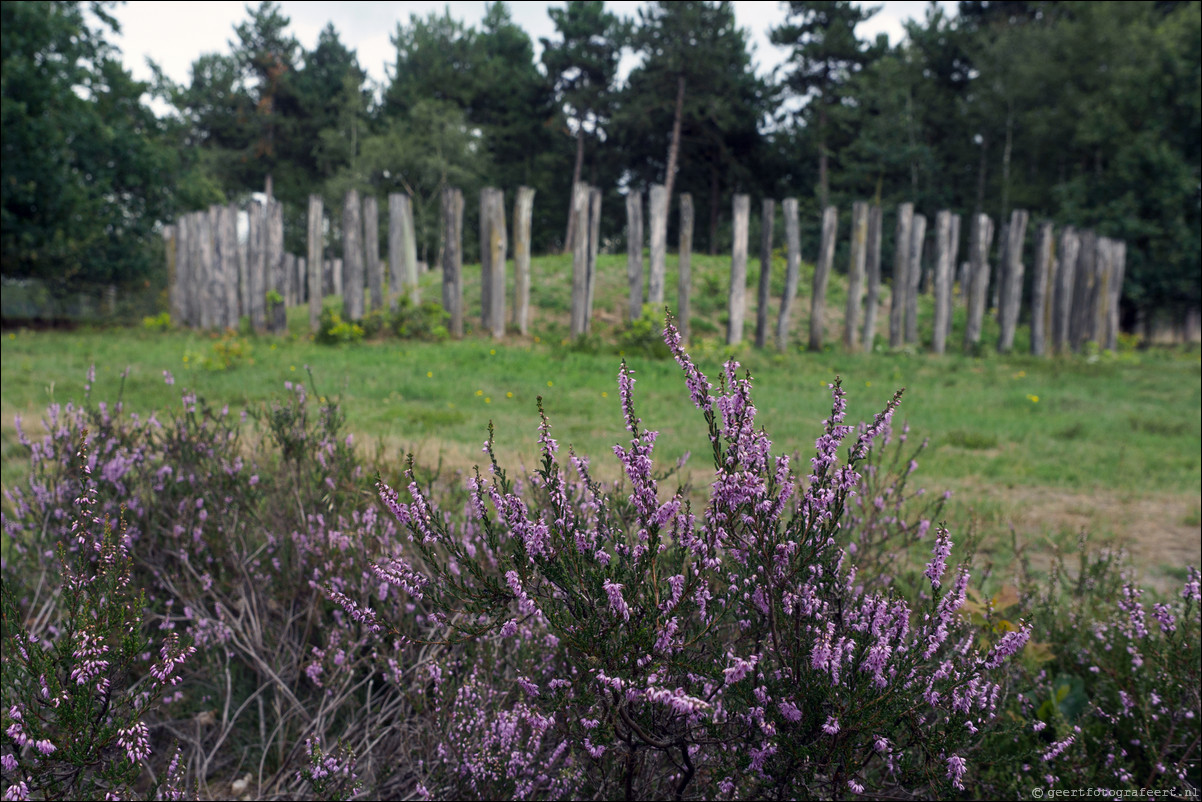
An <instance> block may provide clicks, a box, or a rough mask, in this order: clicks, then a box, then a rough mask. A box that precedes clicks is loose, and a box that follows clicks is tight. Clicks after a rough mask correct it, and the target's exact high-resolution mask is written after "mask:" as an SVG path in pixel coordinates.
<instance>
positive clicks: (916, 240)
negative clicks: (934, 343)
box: [906, 214, 927, 343]
mask: <svg viewBox="0 0 1202 802" xmlns="http://www.w3.org/2000/svg"><path fill="white" fill-rule="evenodd" d="M913 225H914V227H913V229H912V230H911V236H912V239H911V240H910V268H909V270H908V271H907V272H906V278H907V279H908V280H909V282H908V284H907V285H906V342H907V343H917V342H918V284H919V281H920V280H921V279H922V252H923V246H924V245H925V244H926V238H927V218H926V215H921V214H916V215H914V221H913Z"/></svg>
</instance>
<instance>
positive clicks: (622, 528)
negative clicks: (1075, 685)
mask: <svg viewBox="0 0 1202 802" xmlns="http://www.w3.org/2000/svg"><path fill="white" fill-rule="evenodd" d="M665 341H666V343H667V345H668V347H669V349H670V350H671V353H672V354H673V355H674V356H675V357H676V359H677V361H678V362H679V363H680V365H681V367H682V369H683V370H684V372H685V380H686V384H687V385H688V387H689V389H690V391H691V394H692V398H693V402H694V404H695V405H696V406H697V408H698V409H699V410H700V411H701V413H702V416H703V418H704V419H705V423H706V425H707V427H708V430H709V439H710V442H711V444H712V447H713V458H714V466H715V475H714V481H713V485H712V487H711V492H710V496H709V499H708V501H707V503H706V505H705V508H704V510H703V511H702V512H701V514H700V515H698V514H695V513H694V512H693V510H692V507H691V504H690V503H689V501H688V500H687V499H686V498H685V497H684V494H683V491H682V490H677V492H676V493H675V494H674V495H672V496H671V497H670V498H669V499H668V500H667V501H661V494H660V488H659V486H658V482H657V479H656V476H655V474H654V472H653V463H652V451H653V448H654V443H655V440H656V433H655V432H652V431H646V430H644V429H643V428H642V426H641V421H640V420H639V418H638V417H637V416H636V414H635V409H634V402H633V398H632V391H633V385H634V377H633V375H632V373H631V371H630V370H629V369H628V368H627V366H626V365H625V364H624V363H623V366H622V369H621V371H620V373H619V390H620V396H621V399H622V407H623V410H624V412H625V416H626V422H627V428H628V430H629V431H630V435H631V440H630V445H629V447H627V448H624V447H621V446H615V449H614V450H615V453H616V454H617V456H618V458H619V460H620V461H621V463H622V466H623V469H624V473H625V478H626V481H627V482H628V484H629V492H628V493H627V492H622V493H618V492H613V491H609V492H607V491H605V490H603V489H602V488H601V487H600V486H599V485H598V483H597V482H596V481H594V480H593V478H592V477H591V474H590V472H589V467H588V461H587V460H586V459H584V458H582V457H578V456H576V455H575V454H571V455H570V458H569V462H570V465H571V468H570V473H569V470H568V469H567V468H566V467H565V466H561V464H560V462H559V456H558V446H557V444H556V442H555V440H554V439H553V438H552V437H551V428H550V424H549V422H548V421H547V419H546V417H545V416H544V417H543V420H542V425H541V427H540V436H539V441H540V446H541V450H542V464H541V467H540V468H539V470H538V471H537V472H536V474H535V475H534V476H532V477H530V478H529V481H528V482H523V483H522V485H521V488H520V489H519V487H518V486H517V485H515V484H514V483H512V482H511V481H510V480H509V479H508V478H507V476H506V473H505V471H504V470H503V469H502V468H501V467H500V466H499V465H498V464H497V462H496V460H495V457H494V456H493V454H492V447H491V438H490V440H489V443H488V444H487V445H486V450H487V452H488V455H489V459H490V465H489V472H488V476H487V478H485V477H484V476H481V475H480V473H479V472H477V473H476V474H475V475H474V476H473V477H472V478H471V479H470V480H469V483H468V484H469V494H470V500H469V510H470V514H469V517H468V518H467V519H466V520H465V521H463V522H462V523H460V524H455V523H452V521H451V519H450V518H449V517H448V516H446V515H445V514H443V513H442V512H440V511H439V510H438V508H437V507H436V505H435V502H434V500H433V499H432V498H430V497H429V496H428V495H427V494H426V493H424V492H423V491H422V490H421V488H419V486H418V485H417V483H416V481H415V478H414V477H413V475H412V473H410V475H409V477H408V478H409V483H408V487H407V488H406V491H405V492H406V497H407V498H408V500H405V499H403V498H402V496H401V494H400V493H398V492H397V491H394V490H392V489H391V488H389V487H388V486H387V485H384V484H383V483H381V485H380V495H381V498H382V499H383V500H384V503H385V504H386V506H387V507H388V508H389V510H390V511H391V512H392V514H393V516H394V517H395V518H396V520H397V521H398V523H399V524H400V525H401V526H402V527H403V528H404V529H406V530H407V531H408V533H409V538H410V539H411V541H412V544H413V552H414V553H413V554H412V556H405V557H393V558H391V559H388V560H383V561H379V562H377V563H376V564H375V565H374V566H373V569H372V570H373V571H374V573H375V574H376V576H378V577H379V578H380V579H381V580H382V581H384V582H386V583H387V584H388V585H390V586H391V587H393V588H396V589H398V590H401V591H403V592H404V593H406V594H408V595H409V596H410V597H411V598H412V599H413V600H414V603H415V605H418V607H417V609H418V610H419V611H420V612H421V614H422V615H424V617H425V619H426V621H427V626H428V627H430V629H429V634H428V635H426V637H425V638H424V639H423V640H425V641H427V642H463V641H467V642H473V643H476V644H479V645H480V648H479V650H478V651H477V654H476V657H475V660H474V661H468V662H464V663H461V664H459V666H458V667H457V669H456V671H455V672H454V673H453V674H452V673H450V672H447V671H445V670H443V668H442V667H439V668H438V669H435V668H434V667H432V668H431V680H432V686H433V687H432V688H430V689H429V691H428V698H430V700H431V701H430V704H431V705H432V706H433V707H435V708H436V709H438V710H441V711H443V712H444V715H445V717H446V719H445V720H446V722H447V723H446V725H445V729H444V730H443V732H442V733H441V734H442V746H441V747H440V749H439V753H438V754H439V757H440V761H441V766H440V767H439V768H438V770H437V771H436V772H435V773H434V775H433V780H434V781H435V782H436V783H438V786H437V789H436V790H435V791H434V793H436V794H437V795H439V796H442V795H448V796H456V795H458V796H470V797H474V798H498V797H504V798H507V797H528V796H532V795H536V796H551V797H557V796H564V795H572V796H593V795H596V796H618V795H624V796H625V797H626V798H652V797H656V798H658V797H664V796H669V795H672V796H675V797H676V798H682V797H683V796H684V795H685V794H688V795H689V796H702V797H716V796H721V797H725V798H731V797H753V798H754V797H762V796H778V797H783V796H815V795H817V796H824V797H825V796H837V795H842V794H845V793H847V792H848V791H851V792H854V793H860V792H862V791H864V789H866V788H872V789H874V791H877V792H888V793H897V792H899V791H902V790H905V791H907V792H910V793H921V794H930V795H944V794H947V793H950V792H952V791H953V790H954V789H959V788H963V787H964V783H965V782H966V778H967V776H969V772H970V771H973V770H974V767H973V766H972V765H970V763H969V761H968V759H967V757H966V755H969V754H971V750H972V749H973V748H974V747H975V745H976V744H977V743H978V742H979V738H980V734H981V733H982V731H984V730H988V729H990V728H993V727H995V726H996V724H995V716H996V713H997V710H998V706H999V701H1000V699H1001V696H1002V688H1001V686H1000V685H999V684H998V682H997V680H996V679H995V678H994V677H997V678H1001V677H1002V674H1001V672H1000V671H999V669H1000V668H1001V667H1002V666H1003V665H1004V664H1005V662H1006V661H1007V659H1008V658H1009V657H1011V656H1012V655H1013V654H1015V653H1016V652H1018V651H1019V650H1020V649H1022V647H1023V645H1024V644H1025V642H1026V641H1027V639H1028V637H1029V630H1028V629H1026V628H1022V629H1020V630H1018V631H1015V632H1012V633H1008V634H1007V636H1005V637H1003V638H1000V639H998V640H996V641H995V642H993V643H992V644H991V645H989V646H988V647H983V646H980V645H978V644H977V643H976V642H975V633H974V632H973V631H972V630H971V629H970V628H969V627H968V625H967V624H966V623H965V622H964V620H963V619H962V618H961V616H960V615H959V610H960V608H961V606H962V605H963V603H964V600H965V595H966V591H967V587H968V580H969V574H968V571H967V569H966V568H965V567H961V568H960V569H958V570H956V571H955V572H954V579H952V581H950V582H948V579H949V577H948V576H947V572H948V559H949V556H950V552H951V548H952V542H951V537H950V534H949V533H948V531H947V530H946V529H943V528H940V529H939V531H938V533H937V536H936V537H935V542H934V547H933V549H932V553H931V558H930V560H929V562H928V563H927V565H926V567H925V571H924V576H925V577H926V580H927V596H926V598H925V599H918V600H916V601H915V602H914V603H913V604H911V603H909V602H907V601H906V600H903V599H901V598H898V597H897V596H895V595H888V594H885V593H880V592H867V591H865V590H864V588H863V586H862V585H861V584H860V583H859V581H858V580H857V572H856V569H855V567H854V566H853V565H852V564H851V561H850V560H849V559H848V555H847V551H846V550H845V549H843V548H841V547H839V545H838V543H839V539H840V537H841V535H842V533H841V531H840V528H841V526H842V525H843V524H844V523H845V522H846V511H847V504H848V501H849V499H850V498H851V497H852V495H853V493H855V492H856V491H857V490H858V489H859V488H860V487H861V486H862V478H861V476H860V474H859V472H858V468H859V467H860V466H861V465H862V464H863V463H864V462H865V460H866V459H867V457H868V455H869V453H870V450H871V448H872V446H873V443H874V441H876V440H877V439H878V438H880V437H882V435H883V434H884V433H885V432H886V431H888V429H889V427H890V422H891V419H892V417H893V414H894V411H895V410H896V408H897V406H898V404H899V403H900V393H899V394H898V395H896V396H895V397H894V398H893V400H892V401H890V402H889V404H888V406H887V407H886V408H885V410H884V411H883V412H882V413H880V414H879V415H877V417H876V418H875V419H874V421H873V422H872V423H871V424H868V425H861V427H860V429H859V432H858V434H857V436H856V439H855V442H854V445H852V447H851V448H850V449H849V451H848V456H847V459H846V460H845V461H843V462H842V463H841V462H840V461H839V460H838V458H837V452H838V449H839V447H840V444H841V443H842V442H843V441H844V439H845V438H846V437H847V436H848V435H849V434H851V433H852V431H853V428H852V427H850V426H847V425H845V424H844V423H843V416H844V408H845V402H844V397H843V391H842V389H841V387H840V386H839V383H838V382H836V383H835V385H833V388H832V393H833V399H834V403H833V405H832V410H831V415H830V417H829V418H828V419H827V422H826V425H825V429H824V433H823V434H822V436H821V437H819V438H818V440H817V443H816V455H815V457H814V458H813V459H812V460H811V466H812V470H811V472H810V473H809V476H808V478H807V479H805V480H801V479H799V478H798V477H797V476H796V475H795V474H794V473H793V471H792V468H791V462H790V460H789V459H788V458H787V457H780V456H777V457H773V456H772V455H771V454H770V447H771V443H770V441H769V440H768V438H767V436H766V435H765V434H764V432H763V431H756V429H755V425H754V424H755V414H756V410H755V406H754V404H753V403H752V397H751V381H750V377H744V378H740V377H739V376H738V365H737V363H735V362H734V361H733V360H732V361H731V362H728V363H727V365H726V369H725V373H724V376H723V380H722V382H721V387H720V389H719V391H718V394H717V395H713V394H712V393H711V390H712V387H711V385H710V383H709V381H708V380H707V379H706V378H705V376H703V375H702V374H701V373H700V371H698V370H697V368H696V367H695V366H694V365H693V364H692V362H691V360H690V359H689V357H688V356H687V355H686V354H685V353H684V351H683V350H682V348H681V346H680V342H679V336H678V335H677V334H676V332H675V329H674V328H673V327H672V326H671V325H668V326H667V327H666V329H665ZM945 582H947V585H946V586H945ZM330 595H331V597H332V598H333V599H335V600H336V601H338V602H339V603H340V604H342V605H343V607H344V609H345V610H346V611H347V613H348V615H350V616H351V617H353V618H354V619H355V620H357V621H359V622H360V623H361V624H362V625H363V626H364V627H365V628H366V629H367V630H368V631H371V632H374V633H377V634H378V635H387V636H390V637H393V638H398V637H401V632H400V630H399V629H398V628H397V627H396V624H395V623H394V622H395V619H391V618H389V617H388V616H385V615H381V614H380V613H379V612H378V611H376V610H374V609H372V608H371V607H369V606H366V605H364V604H362V603H359V602H356V601H355V600H352V599H349V598H347V597H346V596H345V595H344V594H341V593H340V592H339V591H338V590H337V589H335V588H331V589H330ZM456 675H457V676H459V677H462V678H463V679H461V680H459V681H453V680H452V679H451V677H452V676H456ZM419 790H421V789H419ZM426 790H427V791H429V790H431V789H429V788H427V789H426Z"/></svg>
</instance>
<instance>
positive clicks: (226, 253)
mask: <svg viewBox="0 0 1202 802" xmlns="http://www.w3.org/2000/svg"><path fill="white" fill-rule="evenodd" d="M218 248H219V250H220V251H221V262H222V264H221V271H222V282H223V283H222V290H223V291H224V299H223V301H224V307H225V309H224V314H223V316H222V318H223V319H222V322H221V325H222V327H224V328H228V329H237V328H238V251H239V249H238V207H237V206H235V205H234V204H232V203H231V204H229V205H227V206H223V207H221V229H220V238H219V242H218Z"/></svg>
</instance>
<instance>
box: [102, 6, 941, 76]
mask: <svg viewBox="0 0 1202 802" xmlns="http://www.w3.org/2000/svg"><path fill="white" fill-rule="evenodd" d="M256 4H257V3H256ZM280 5H281V7H282V9H283V12H284V14H285V15H287V16H288V17H289V18H291V20H292V25H291V31H292V34H293V35H294V36H295V37H296V38H297V39H298V40H299V41H300V43H301V45H302V46H303V47H305V48H306V49H312V48H313V47H315V46H316V44H317V35H318V34H319V33H320V32H321V29H322V28H324V27H325V25H326V23H327V22H333V23H334V27H335V28H336V29H337V30H338V34H339V36H340V38H341V39H342V42H343V44H345V45H346V46H347V47H348V48H350V49H352V50H355V51H356V52H357V53H358V56H359V64H360V66H362V67H363V68H364V69H366V70H367V73H368V75H369V76H370V78H371V79H372V80H374V81H376V82H377V83H378V84H384V83H386V80H387V78H386V73H385V65H388V66H389V67H391V66H392V65H393V64H394V63H395V61H396V54H395V51H394V48H393V46H392V43H391V42H390V41H389V37H390V36H391V35H392V34H393V33H395V32H396V27H397V23H398V22H408V20H409V17H410V15H412V14H417V15H419V16H423V17H424V16H426V15H428V14H429V13H430V12H438V13H441V12H442V10H443V9H444V8H448V7H449V8H450V11H451V16H453V17H455V18H457V19H461V20H463V21H464V22H466V23H468V24H469V25H472V26H473V27H479V24H480V21H481V19H483V17H484V6H485V3H484V2H483V0H456V1H455V2H445V0H442V1H439V0H411V1H410V2H366V1H364V0H359V1H348V0H343V2H334V3H331V2H302V1H301V0H284V2H282V3H280ZM562 5H563V4H562V3H547V2H510V3H509V7H510V9H511V11H512V13H513V18H514V21H515V22H516V23H517V24H518V25H519V26H521V27H522V28H523V29H524V30H525V31H526V33H528V34H529V35H530V38H531V39H532V40H533V41H534V46H535V55H536V56H537V55H538V53H539V52H541V48H540V47H539V43H538V42H539V38H540V37H546V38H548V39H552V38H555V26H554V24H552V22H551V18H550V17H548V16H547V8H548V6H562ZM640 5H642V3H641V2H636V1H635V0H618V2H614V0H610V2H607V3H606V7H607V8H608V9H610V10H611V11H614V12H615V13H617V14H618V15H620V16H624V17H634V16H635V14H636V10H637V9H638V7H639V6H640ZM927 5H928V3H927V2H923V1H922V0H910V1H908V2H886V3H884V4H883V6H884V7H883V8H882V10H881V11H880V12H878V13H877V14H876V16H874V17H873V18H872V19H871V20H869V21H868V22H866V23H864V24H862V25H861V26H860V29H859V31H858V33H859V34H860V36H861V37H862V38H866V39H873V38H875V37H876V35H877V34H878V33H881V32H884V33H886V34H888V35H889V39H890V41H891V42H893V43H896V42H898V41H899V40H900V39H901V38H902V36H903V35H904V34H903V29H902V21H903V20H906V19H908V18H916V19H922V18H923V17H924V15H925V13H926V7H927ZM941 5H943V6H945V7H946V8H947V9H948V13H952V14H954V13H955V3H954V2H943V3H941ZM734 8H735V18H736V20H737V21H738V24H739V25H740V26H741V27H743V28H745V29H747V30H749V31H750V32H751V41H752V42H753V43H754V45H755V54H754V56H753V58H754V60H755V63H756V65H757V69H758V71H759V72H761V73H766V72H768V71H770V70H771V69H772V67H774V66H776V65H777V64H779V63H780V62H781V61H782V60H783V59H784V55H785V54H784V51H783V50H781V49H779V48H776V47H774V46H773V45H772V44H771V43H769V41H768V29H769V28H771V27H772V26H774V25H778V24H780V23H781V22H782V21H783V20H784V16H785V14H784V11H783V9H782V4H781V3H779V2H752V1H751V0H740V1H738V2H735V3H734ZM114 16H116V18H117V19H118V20H119V21H120V23H121V34H122V35H121V36H120V37H118V38H117V41H116V44H117V45H118V46H119V47H120V48H121V51H122V53H123V55H124V59H125V65H126V68H127V69H129V70H130V71H131V72H132V73H133V75H134V77H135V78H137V79H138V80H149V78H150V71H149V70H148V69H147V68H146V59H147V58H150V59H153V60H154V61H155V62H156V63H158V64H159V66H161V67H162V68H163V70H164V71H165V72H166V73H167V75H168V76H169V77H170V78H171V79H172V80H174V81H177V82H179V83H185V82H187V81H188V80H189V68H190V67H191V66H192V62H193V61H195V59H196V58H197V56H200V55H201V54H202V53H213V52H220V53H228V52H229V40H230V39H232V38H234V30H233V26H234V25H235V24H237V23H239V22H241V21H243V20H245V19H246V18H247V13H246V3H244V2H237V1H233V2H231V1H228V0H206V1H205V2H152V1H151V0H139V2H131V3H126V4H124V5H121V6H118V7H117V9H116V10H115V11H114ZM623 66H624V67H625V68H626V69H629V65H623Z"/></svg>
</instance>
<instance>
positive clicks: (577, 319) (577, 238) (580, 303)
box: [570, 182, 588, 337]
mask: <svg viewBox="0 0 1202 802" xmlns="http://www.w3.org/2000/svg"><path fill="white" fill-rule="evenodd" d="M572 214H574V215H576V220H577V221H578V222H577V225H576V227H575V229H574V230H573V232H572V238H573V239H572V316H571V321H570V324H571V332H572V336H573V337H579V336H580V335H582V334H584V332H585V331H586V330H587V328H588V310H587V305H586V302H587V300H588V225H587V223H588V185H586V184H584V183H583V182H577V183H576V184H575V185H574V186H573V187H572Z"/></svg>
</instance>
